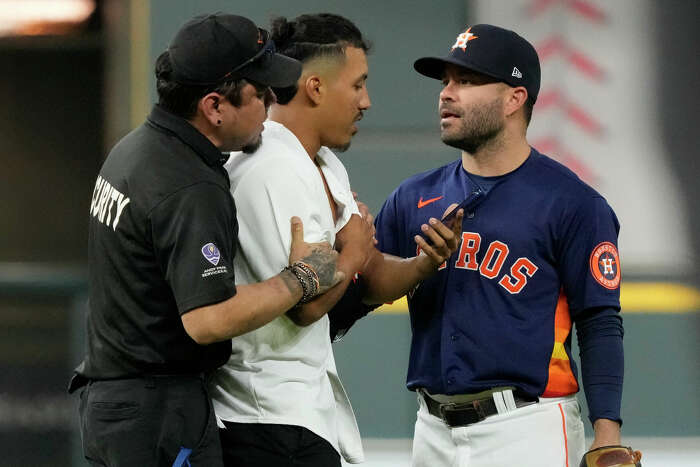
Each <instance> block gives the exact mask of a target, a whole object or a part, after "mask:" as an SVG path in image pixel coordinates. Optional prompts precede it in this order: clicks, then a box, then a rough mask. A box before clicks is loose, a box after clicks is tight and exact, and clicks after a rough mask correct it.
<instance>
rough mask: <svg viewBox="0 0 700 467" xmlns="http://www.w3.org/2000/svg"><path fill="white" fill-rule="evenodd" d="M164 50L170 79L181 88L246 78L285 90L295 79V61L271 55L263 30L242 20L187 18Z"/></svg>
mask: <svg viewBox="0 0 700 467" xmlns="http://www.w3.org/2000/svg"><path fill="white" fill-rule="evenodd" d="M168 52H169V53H170V62H171V64H172V67H173V79H174V80H175V81H176V82H178V83H181V84H189V85H201V86H206V85H214V84H218V83H221V82H224V81H226V80H229V79H240V78H248V79H250V80H252V81H255V82H257V83H259V84H262V85H265V86H272V87H287V86H292V85H293V84H294V83H296V82H297V80H298V79H299V76H301V63H300V62H299V61H297V60H295V59H293V58H290V57H287V56H285V55H281V54H278V53H276V51H275V43H274V42H273V41H272V40H271V39H270V38H269V34H268V32H267V31H266V30H264V29H261V28H258V27H257V26H256V25H255V23H253V22H252V21H251V20H249V19H248V18H244V17H243V16H237V15H228V14H223V13H216V14H212V15H206V16H197V17H195V18H192V19H191V20H190V21H188V22H187V23H185V24H184V25H183V26H182V27H181V28H180V30H179V31H178V32H177V34H175V37H174V38H173V40H172V42H171V43H170V46H169V47H168Z"/></svg>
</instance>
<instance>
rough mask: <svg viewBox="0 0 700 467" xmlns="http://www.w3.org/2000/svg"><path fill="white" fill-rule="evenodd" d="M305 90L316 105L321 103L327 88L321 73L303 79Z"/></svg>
mask: <svg viewBox="0 0 700 467" xmlns="http://www.w3.org/2000/svg"><path fill="white" fill-rule="evenodd" d="M302 84H303V90H304V92H306V97H308V98H309V100H310V101H311V102H313V103H314V104H315V105H319V104H321V102H322V101H323V96H324V95H325V93H326V89H325V87H324V84H323V80H322V79H321V77H320V76H319V75H309V76H307V77H306V78H305V79H304V81H303V83H302Z"/></svg>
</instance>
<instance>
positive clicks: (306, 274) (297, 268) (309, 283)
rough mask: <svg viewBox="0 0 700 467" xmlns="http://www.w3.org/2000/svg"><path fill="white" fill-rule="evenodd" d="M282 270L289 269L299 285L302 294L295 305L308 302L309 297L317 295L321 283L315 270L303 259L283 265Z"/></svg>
mask: <svg viewBox="0 0 700 467" xmlns="http://www.w3.org/2000/svg"><path fill="white" fill-rule="evenodd" d="M284 270H289V271H291V272H292V274H294V276H295V277H296V278H297V280H298V281H299V284H300V285H301V290H302V296H301V299H300V300H299V302H298V303H297V306H299V305H302V304H304V303H308V302H310V301H311V299H313V298H314V297H315V296H316V295H318V292H319V290H320V289H321V285H320V283H319V280H318V275H317V274H316V271H315V270H314V269H313V268H312V267H311V266H309V265H308V264H306V263H304V262H303V261H297V262H295V263H294V264H292V265H291V266H287V267H285V268H284Z"/></svg>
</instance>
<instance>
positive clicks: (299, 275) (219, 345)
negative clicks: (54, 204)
mask: <svg viewBox="0 0 700 467" xmlns="http://www.w3.org/2000/svg"><path fill="white" fill-rule="evenodd" d="M266 35H267V33H266V31H264V30H262V29H258V28H257V27H256V26H255V24H254V23H253V22H252V21H250V20H248V19H247V18H243V17H241V16H235V15H225V14H217V15H209V16H202V17H197V18H194V19H192V20H190V21H188V22H187V23H186V24H185V25H184V26H183V27H182V28H181V29H180V31H178V33H177V34H176V36H175V38H174V39H173V41H172V42H171V44H170V47H169V48H168V50H167V51H166V52H164V53H163V54H161V56H160V57H159V58H158V60H157V62H156V79H157V89H158V95H159V103H158V104H157V105H155V106H154V108H153V111H152V112H151V114H150V115H149V117H148V120H147V121H146V122H145V123H144V124H143V125H141V126H140V127H139V128H137V129H136V130H134V131H133V132H132V133H130V134H129V135H127V136H125V137H124V138H123V139H122V140H121V141H120V142H119V143H118V144H117V145H116V146H115V147H114V148H113V150H112V151H111V152H110V154H109V156H108V157H107V159H106V161H105V163H104V165H103V166H102V169H101V170H100V175H99V176H98V178H97V183H96V184H95V192H94V195H93V200H92V205H91V206H90V233H89V249H88V264H89V268H90V292H89V293H90V303H89V310H88V316H87V352H86V356H85V360H84V361H83V363H82V364H81V365H80V366H79V367H78V368H77V369H76V374H75V376H74V377H73V379H72V380H71V384H70V388H69V391H71V392H72V391H75V390H77V389H79V388H82V389H81V391H80V429H81V435H82V440H83V452H84V455H85V458H86V459H87V460H88V461H89V463H90V465H102V466H104V465H108V466H144V467H145V466H149V467H151V466H172V465H175V466H184V465H187V466H190V465H193V466H207V467H215V466H219V465H222V453H221V444H220V441H219V437H218V433H217V427H216V421H215V417H214V414H213V410H212V407H211V401H210V399H209V395H208V387H207V382H206V379H207V375H208V373H209V372H211V371H212V370H214V369H215V368H216V367H218V366H220V365H222V364H223V363H225V362H226V361H227V359H228V357H229V355H230V354H231V344H230V339H231V337H233V336H236V335H238V334H241V333H244V332H247V331H250V330H252V329H255V328H257V327H259V326H262V325H263V324H265V323H267V322H269V321H270V320H272V319H274V318H276V317H277V316H279V315H281V314H283V313H285V312H286V311H287V310H288V309H290V308H292V307H293V306H295V305H296V304H298V303H303V302H306V301H308V300H310V299H311V298H313V297H314V296H315V295H316V294H317V293H319V292H323V291H325V290H328V289H329V288H330V287H332V286H333V285H335V284H336V283H337V282H338V281H339V280H342V279H343V277H342V274H335V269H336V268H335V263H336V259H337V255H338V254H337V252H335V251H332V250H331V249H330V244H328V243H326V244H316V245H309V244H306V243H304V242H303V233H302V230H301V228H302V226H301V224H300V223H299V222H298V221H295V222H293V225H292V228H293V232H292V233H290V236H291V238H292V241H291V247H290V262H291V263H292V265H291V266H288V263H287V262H285V265H284V266H285V267H284V268H280V270H281V272H280V271H277V272H276V273H275V274H272V275H270V277H269V279H268V280H266V281H264V282H260V283H256V284H252V283H248V284H245V285H240V286H237V285H236V284H235V283H234V268H233V259H234V256H235V254H236V248H237V244H238V238H237V230H238V227H237V223H236V207H235V205H234V203H233V200H232V199H231V196H230V194H229V192H228V189H229V180H228V176H227V175H226V171H225V170H224V169H223V163H224V162H225V159H226V158H224V157H222V152H223V151H231V150H239V149H245V150H248V151H250V150H253V149H254V148H255V147H257V146H259V144H260V133H261V131H262V123H263V120H264V119H265V116H266V107H267V105H268V104H269V102H270V96H271V93H270V90H269V87H268V86H270V85H275V86H286V85H291V84H293V83H294V82H296V80H297V78H298V77H299V74H300V73H301V65H300V63H299V62H297V61H296V60H293V59H290V58H288V57H284V56H282V55H279V54H275V53H274V48H273V44H272V43H271V42H269V41H268V40H267V37H266ZM202 50H206V52H207V53H206V54H203V53H202ZM290 217H291V216H290ZM289 219H290V218H287V219H286V220H285V222H286V223H289ZM297 259H301V260H302V261H301V262H297V261H296V260H297Z"/></svg>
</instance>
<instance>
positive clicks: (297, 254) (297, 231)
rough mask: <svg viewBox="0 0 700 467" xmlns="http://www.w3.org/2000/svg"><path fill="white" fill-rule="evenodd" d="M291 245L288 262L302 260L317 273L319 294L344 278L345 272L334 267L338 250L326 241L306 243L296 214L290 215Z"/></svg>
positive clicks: (302, 228)
mask: <svg viewBox="0 0 700 467" xmlns="http://www.w3.org/2000/svg"><path fill="white" fill-rule="evenodd" d="M291 224H292V245H291V248H290V250H289V264H290V265H291V264H293V263H295V262H296V261H303V262H304V263H306V264H308V265H309V266H310V267H311V268H312V269H313V270H314V271H315V272H316V274H317V275H318V282H319V294H321V293H324V292H326V291H327V290H328V289H330V288H331V287H333V286H334V285H336V284H337V283H338V282H341V281H342V280H343V279H345V273H343V271H339V270H338V269H336V263H337V261H338V252H337V251H335V250H334V249H333V248H332V247H331V244H330V243H328V242H320V243H306V242H305V241H304V225H303V224H302V222H301V219H300V218H298V217H297V216H294V217H292V219H291Z"/></svg>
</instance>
